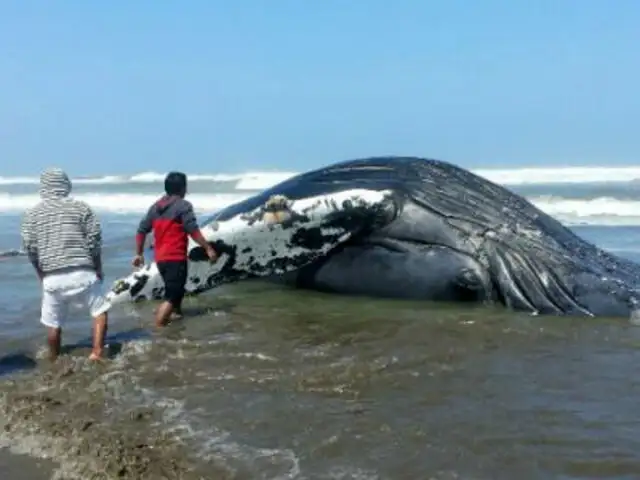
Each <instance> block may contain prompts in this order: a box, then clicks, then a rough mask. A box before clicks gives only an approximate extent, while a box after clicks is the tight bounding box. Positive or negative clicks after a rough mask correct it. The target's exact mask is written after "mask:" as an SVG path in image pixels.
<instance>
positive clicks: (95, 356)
mask: <svg viewBox="0 0 640 480" xmlns="http://www.w3.org/2000/svg"><path fill="white" fill-rule="evenodd" d="M102 360H103V358H102V352H91V355H89V361H91V362H101V361H102Z"/></svg>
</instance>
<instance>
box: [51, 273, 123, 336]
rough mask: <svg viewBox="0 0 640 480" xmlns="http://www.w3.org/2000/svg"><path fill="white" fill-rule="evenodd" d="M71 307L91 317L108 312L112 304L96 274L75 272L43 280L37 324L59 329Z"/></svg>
mask: <svg viewBox="0 0 640 480" xmlns="http://www.w3.org/2000/svg"><path fill="white" fill-rule="evenodd" d="M71 306H74V307H75V306H77V307H80V308H84V309H86V310H89V313H90V314H91V316H92V317H93V318H95V317H97V316H98V315H100V314H102V313H104V312H106V311H107V310H109V308H110V307H111V305H110V304H109V302H108V301H107V300H106V299H105V297H104V295H103V293H102V285H101V282H100V280H99V279H98V277H97V276H96V274H95V272H90V271H88V270H76V271H73V272H67V273H55V274H52V275H47V276H46V277H44V279H43V280H42V313H41V317H40V323H42V324H43V325H46V326H47V327H51V328H60V327H61V326H62V323H64V321H65V320H66V317H67V315H68V314H69V307H71Z"/></svg>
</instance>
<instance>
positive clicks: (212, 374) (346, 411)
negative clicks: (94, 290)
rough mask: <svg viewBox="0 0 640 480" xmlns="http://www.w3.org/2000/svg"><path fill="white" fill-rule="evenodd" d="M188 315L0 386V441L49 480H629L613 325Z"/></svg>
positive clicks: (639, 445)
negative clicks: (47, 463)
mask: <svg viewBox="0 0 640 480" xmlns="http://www.w3.org/2000/svg"><path fill="white" fill-rule="evenodd" d="M185 310H186V312H187V314H188V317H187V319H186V320H184V321H182V322H179V323H176V324H174V325H172V326H170V327H169V328H168V329H166V330H165V331H164V332H161V333H159V334H158V333H149V331H148V330H147V329H146V328H142V327H146V326H147V325H148V323H149V322H148V320H147V319H148V317H149V316H150V314H151V305H146V306H144V307H142V308H141V309H140V310H137V313H138V314H139V315H140V320H139V324H138V325H132V324H131V322H127V323H128V324H127V325H126V328H123V327H124V325H125V322H122V321H121V322H120V327H119V328H116V329H114V330H115V331H112V335H113V336H114V337H112V338H114V340H113V341H112V343H115V344H116V345H113V346H112V350H113V352H114V353H115V356H114V357H113V359H112V360H110V361H108V362H106V363H105V364H104V365H98V366H94V365H89V364H87V363H86V362H85V360H84V358H85V356H86V354H87V353H88V347H83V346H80V347H79V348H77V349H75V350H72V351H71V352H69V353H68V354H67V355H66V356H65V357H64V358H63V359H62V361H61V362H60V364H59V365H56V366H55V367H52V368H50V367H48V366H47V365H46V364H45V363H43V362H40V364H39V365H38V366H37V367H36V368H35V369H34V370H29V371H25V372H24V373H21V374H18V376H17V377H14V380H12V381H10V380H5V382H4V383H3V384H1V385H0V399H1V401H0V403H1V404H2V405H4V407H3V408H4V412H3V413H4V416H3V420H2V421H1V422H2V423H3V425H2V426H3V427H4V432H5V433H3V434H2V436H1V437H0V438H1V439H2V442H3V443H4V444H5V445H7V444H11V445H12V446H13V448H14V449H15V450H22V451H25V450H26V451H29V452H31V453H32V454H37V455H42V454H47V455H49V456H51V457H53V458H55V459H57V460H61V466H60V467H59V468H58V475H59V476H58V477H56V478H84V479H86V478H118V475H120V474H122V472H120V473H118V472H119V471H120V470H121V468H122V467H121V465H128V467H127V468H129V470H128V471H125V476H124V477H121V478H238V479H245V478H246V479H254V478H255V479H276V478H283V479H284V478H300V479H325V478H326V479H330V478H344V479H351V478H362V479H365V478H371V479H373V478H376V479H397V478H434V479H449V478H452V479H453V478H464V479H502V478H504V479H513V478H515V476H516V475H517V476H519V477H520V478H531V479H537V478H595V477H597V478H638V476H639V475H640V433H638V431H639V430H638V419H637V415H636V412H637V406H636V404H637V398H638V395H639V394H640V381H638V380H637V378H636V372H637V365H638V364H639V362H640V330H639V329H638V328H637V327H632V326H629V325H628V324H627V323H626V322H624V321H620V320H606V319H597V320H579V319H559V318H536V317H529V316H526V315H514V314H513V313H509V312H506V311H505V310H503V309H499V308H496V309H492V308H486V307H475V308H460V307H458V306H449V305H439V304H438V305H434V304H424V303H417V302H415V303H412V302H398V301H381V300H371V299H363V298H348V297H336V296H329V295H323V294H318V293H312V292H296V291H292V290H286V289H281V288H279V287H275V286H273V285H267V284H262V283H259V282H255V283H245V284H242V285H236V286H233V287H225V288H223V289H221V290H220V291H219V292H218V293H217V294H216V295H215V296H213V295H210V296H208V297H206V298H202V297H201V298H200V299H198V300H197V301H196V300H195V299H190V300H189V301H188V302H187V303H186V304H185ZM116 323H118V322H117V321H116ZM139 327H140V328H139ZM118 330H119V331H118ZM87 423H89V425H88V426H87ZM116 441H118V442H120V444H121V445H120V446H119V447H117V448H116V447H114V446H113V443H114V442H116ZM152 447H153V448H152ZM100 451H102V452H105V453H106V452H108V453H109V456H107V457H106V458H100V457H96V455H97V453H98V452H100ZM190 470H192V471H190ZM104 471H106V472H107V475H106V476H102V475H100V474H98V473H97V472H104ZM3 478H13V477H3ZM16 478H17V477H16Z"/></svg>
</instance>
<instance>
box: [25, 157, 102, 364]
mask: <svg viewBox="0 0 640 480" xmlns="http://www.w3.org/2000/svg"><path fill="white" fill-rule="evenodd" d="M70 193H71V181H70V180H69V177H68V176H67V174H66V173H65V172H64V171H62V170H60V169H58V168H51V169H48V170H45V171H44V172H43V173H42V175H41V176H40V197H41V201H40V202H39V203H38V204H37V205H35V206H34V207H33V208H31V209H29V210H27V212H26V213H25V215H24V218H23V220H22V228H21V235H22V242H23V247H24V250H25V252H26V254H27V255H28V257H29V260H30V262H31V264H32V265H33V267H34V268H35V270H36V273H37V274H38V278H39V279H40V281H41V283H42V309H41V318H40V322H41V323H42V324H43V325H45V326H46V327H47V329H48V335H47V340H48V344H49V352H50V358H51V359H52V360H55V359H56V358H57V357H58V355H59V354H60V344H61V337H62V323H63V322H64V320H65V317H66V316H67V314H68V310H69V306H70V305H71V304H78V303H80V304H82V306H83V307H84V308H86V309H88V310H89V311H90V313H91V316H92V317H93V319H94V331H93V349H92V352H91V355H90V357H89V358H90V359H91V360H98V359H99V358H100V357H101V356H102V353H103V348H104V339H105V335H106V331H107V311H108V310H109V307H110V305H109V303H108V302H107V300H106V299H105V298H104V296H103V292H102V286H101V284H102V276H103V274H102V260H101V250H102V230H101V227H100V223H99V222H98V219H97V218H96V216H95V214H94V213H93V211H92V210H91V208H90V207H89V205H87V204H86V203H84V202H81V201H79V200H75V199H73V198H71V197H70V196H69V194H70Z"/></svg>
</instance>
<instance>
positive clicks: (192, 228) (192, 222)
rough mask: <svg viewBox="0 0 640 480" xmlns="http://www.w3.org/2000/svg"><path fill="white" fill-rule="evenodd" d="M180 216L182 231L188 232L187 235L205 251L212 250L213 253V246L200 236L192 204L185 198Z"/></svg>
mask: <svg viewBox="0 0 640 480" xmlns="http://www.w3.org/2000/svg"><path fill="white" fill-rule="evenodd" d="M180 217H181V218H180V219H181V220H182V226H183V227H184V231H185V232H187V234H189V236H190V237H191V238H193V240H194V241H195V242H196V243H197V244H198V245H200V246H201V247H202V248H204V249H205V250H207V252H209V251H210V250H212V251H213V253H214V255H215V250H213V247H212V246H211V245H209V242H207V241H206V240H205V238H204V237H203V236H202V232H201V231H200V227H199V226H198V220H197V219H196V214H195V212H194V211H193V205H191V203H190V202H187V201H186V200H185V201H184V207H183V209H182V211H181V215H180Z"/></svg>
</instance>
